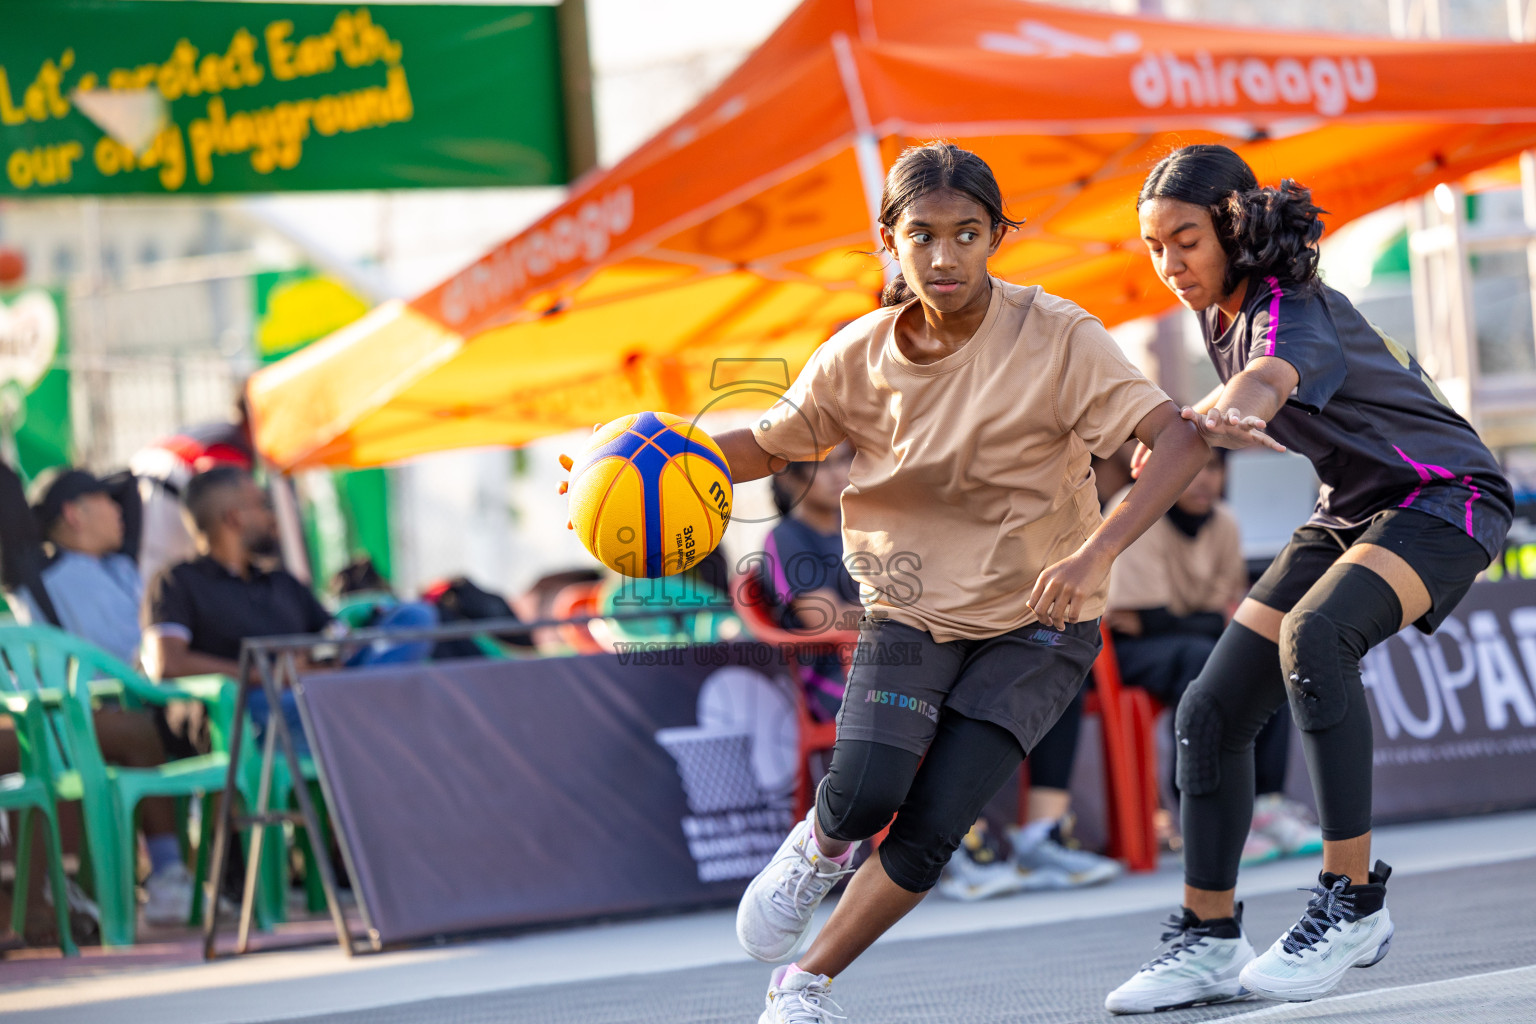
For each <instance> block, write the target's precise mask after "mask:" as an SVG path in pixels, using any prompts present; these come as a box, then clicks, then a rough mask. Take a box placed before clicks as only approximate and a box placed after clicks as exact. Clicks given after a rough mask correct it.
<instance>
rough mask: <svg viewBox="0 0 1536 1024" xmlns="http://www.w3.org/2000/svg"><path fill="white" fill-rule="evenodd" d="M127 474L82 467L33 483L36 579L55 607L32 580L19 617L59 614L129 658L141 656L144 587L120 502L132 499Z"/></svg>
mask: <svg viewBox="0 0 1536 1024" xmlns="http://www.w3.org/2000/svg"><path fill="white" fill-rule="evenodd" d="M133 499H134V494H133V479H132V478H131V477H128V476H127V475H126V474H123V475H121V476H118V477H115V478H113V480H112V481H104V480H99V479H97V478H96V477H94V476H92V475H91V474H90V473H87V472H86V471H85V470H82V469H68V468H63V469H57V470H49V471H48V472H46V473H44V474H43V475H42V476H40V477H38V479H37V481H36V482H35V483H34V485H33V487H32V515H33V519H34V520H35V521H36V523H37V528H38V532H39V535H40V536H41V537H42V538H43V539H44V541H45V542H46V544H47V545H48V547H47V548H45V549H44V550H45V554H44V559H45V560H44V561H43V563H42V569H41V571H40V572H39V574H38V576H39V579H38V582H39V584H40V585H41V588H42V589H43V590H44V591H45V592H46V595H47V601H48V604H49V606H50V607H51V609H52V611H53V615H52V616H51V617H50V616H49V615H47V614H46V613H45V612H44V610H43V608H42V605H41V603H40V602H39V600H38V598H37V595H35V594H33V593H32V590H31V588H30V587H23V588H22V589H21V590H20V591H18V594H17V596H18V597H19V598H20V604H21V608H19V609H18V613H19V618H20V619H21V620H23V621H30V622H48V621H49V620H50V618H52V619H54V620H56V622H57V625H58V626H59V628H61V629H63V630H65V631H66V632H69V633H73V634H75V635H76V636H78V637H83V638H84V639H86V640H89V641H90V642H91V643H93V644H95V645H96V646H97V647H100V648H101V649H102V650H104V651H106V652H107V653H108V654H111V655H112V656H113V657H115V658H117V659H119V660H121V661H125V662H127V663H128V664H130V665H133V664H137V662H138V660H139V599H140V598H141V597H142V595H143V592H144V588H143V585H142V584H141V583H140V581H139V568H138V565H137V564H136V563H135V561H134V549H135V547H136V543H135V538H132V537H130V536H129V535H128V531H127V530H126V529H125V518H124V512H123V506H122V502H123V501H129V502H132V501H133Z"/></svg>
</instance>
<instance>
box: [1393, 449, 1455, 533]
mask: <svg viewBox="0 0 1536 1024" xmlns="http://www.w3.org/2000/svg"><path fill="white" fill-rule="evenodd" d="M1392 450H1393V451H1395V452H1397V454H1398V455H1399V456H1401V457H1402V460H1403V461H1404V462H1406V463H1408V465H1410V466H1412V467H1413V471H1414V472H1415V473H1417V474H1419V486H1417V487H1415V488H1414V489H1413V492H1412V493H1411V494H1409V495H1408V497H1406V498H1404V499H1403V503H1402V504H1401V505H1399V506H1397V507H1398V508H1407V507H1408V506H1410V505H1412V504H1413V502H1414V500H1415V499H1416V498H1418V496H1419V492H1420V491H1422V490H1423V489H1424V485H1425V484H1427V483H1429V481H1430V480H1431V479H1432V478H1431V477H1430V473H1434V475H1435V476H1438V477H1439V478H1440V479H1442V480H1455V479H1456V474H1455V473H1452V472H1451V471H1450V470H1448V469H1446V468H1445V467H1444V466H1430V465H1427V464H1425V463H1422V462H1415V461H1413V460H1412V459H1410V458H1409V457H1408V453H1407V452H1405V451H1403V450H1402V449H1401V448H1399V447H1398V446H1397V445H1393V446H1392ZM1469 514H1470V513H1469ZM1468 532H1470V531H1468Z"/></svg>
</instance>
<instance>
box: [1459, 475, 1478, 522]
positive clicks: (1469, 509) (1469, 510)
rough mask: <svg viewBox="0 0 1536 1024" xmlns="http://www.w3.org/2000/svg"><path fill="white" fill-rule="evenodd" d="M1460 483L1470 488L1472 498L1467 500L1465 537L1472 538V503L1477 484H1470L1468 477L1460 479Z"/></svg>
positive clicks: (1475, 495) (1475, 494)
mask: <svg viewBox="0 0 1536 1024" xmlns="http://www.w3.org/2000/svg"><path fill="white" fill-rule="evenodd" d="M1461 482H1462V483H1464V484H1466V485H1467V486H1468V487H1470V488H1472V497H1470V498H1468V499H1467V536H1468V537H1471V536H1472V503H1473V502H1474V501H1476V500H1477V484H1475V483H1473V482H1472V478H1471V477H1470V476H1464V477H1462V478H1461Z"/></svg>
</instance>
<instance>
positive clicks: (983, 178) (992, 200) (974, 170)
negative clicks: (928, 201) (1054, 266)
mask: <svg viewBox="0 0 1536 1024" xmlns="http://www.w3.org/2000/svg"><path fill="white" fill-rule="evenodd" d="M930 192H954V193H957V194H959V195H963V196H965V197H966V198H968V199H972V200H975V201H976V203H977V204H979V205H980V206H981V207H982V208H983V209H984V210H986V211H987V215H988V216H989V217H991V218H992V225H993V227H996V226H997V225H999V224H1004V225H1006V226H1008V227H1010V228H1016V227H1019V226H1020V225H1022V224H1023V223H1024V222H1023V221H1021V220H1014V219H1013V218H1012V217H1009V216H1008V214H1007V213H1006V212H1004V210H1003V190H1002V189H1000V188H998V185H997V178H996V177H995V176H994V175H993V174H992V168H990V167H988V166H987V162H986V161H985V160H983V159H982V158H981V157H979V156H977V155H976V154H975V153H972V152H971V151H970V150H968V149H961V148H960V147H959V146H952V145H950V144H949V143H947V142H930V143H928V144H927V145H925V146H911V147H908V148H907V149H906V150H904V151H903V152H902V154H901V156H899V157H897V158H896V162H895V163H894V164H892V165H891V169H890V172H889V173H887V174H886V176H885V187H884V188H883V189H882V190H881V192H880V225H881V227H884V228H889V229H890V230H892V231H894V230H896V222H897V221H899V220H901V215H902V214H903V213H905V212H906V210H907V207H909V206H911V205H912V204H913V203H915V202H917V201H918V200H919V199H921V198H922V197H923V196H925V195H928V194H929V193H930ZM912 294H913V293H912V288H911V287H910V286H909V285H908V284H907V282H906V279H905V278H904V277H902V276H901V275H900V274H897V275H896V277H895V278H893V279H892V280H891V281H890V283H888V284H887V285H886V286H885V288H884V289H882V290H881V292H880V305H882V306H897V305H900V304H901V303H903V302H906V301H907V300H908V299H910V298H912Z"/></svg>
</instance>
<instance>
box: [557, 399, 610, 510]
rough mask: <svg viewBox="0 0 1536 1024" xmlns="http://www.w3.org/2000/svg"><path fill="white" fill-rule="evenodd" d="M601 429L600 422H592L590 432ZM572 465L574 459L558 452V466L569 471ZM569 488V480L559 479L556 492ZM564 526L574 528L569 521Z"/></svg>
mask: <svg viewBox="0 0 1536 1024" xmlns="http://www.w3.org/2000/svg"><path fill="white" fill-rule="evenodd" d="M602 429H603V425H602V424H601V423H594V424H592V433H594V434H595V433H597V432H598V431H599V430H602ZM574 465H576V463H575V460H573V459H572V458H571V457H570V456H569V455H567V454H565V453H564V452H561V453H560V468H561V469H563V470H565V471H566V472H567V473H569V472H570V471H571V467H572V466H574ZM570 489H571V482H570V481H569V480H561V481H560V488H559V490H558V491H557V492H556V493H558V494H564V493H565V492H566V491H568V490H570ZM565 528H566V529H567V530H574V529H575V527H574V526H572V525H571V524H570V522H569V521H567V522H566V524H565Z"/></svg>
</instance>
